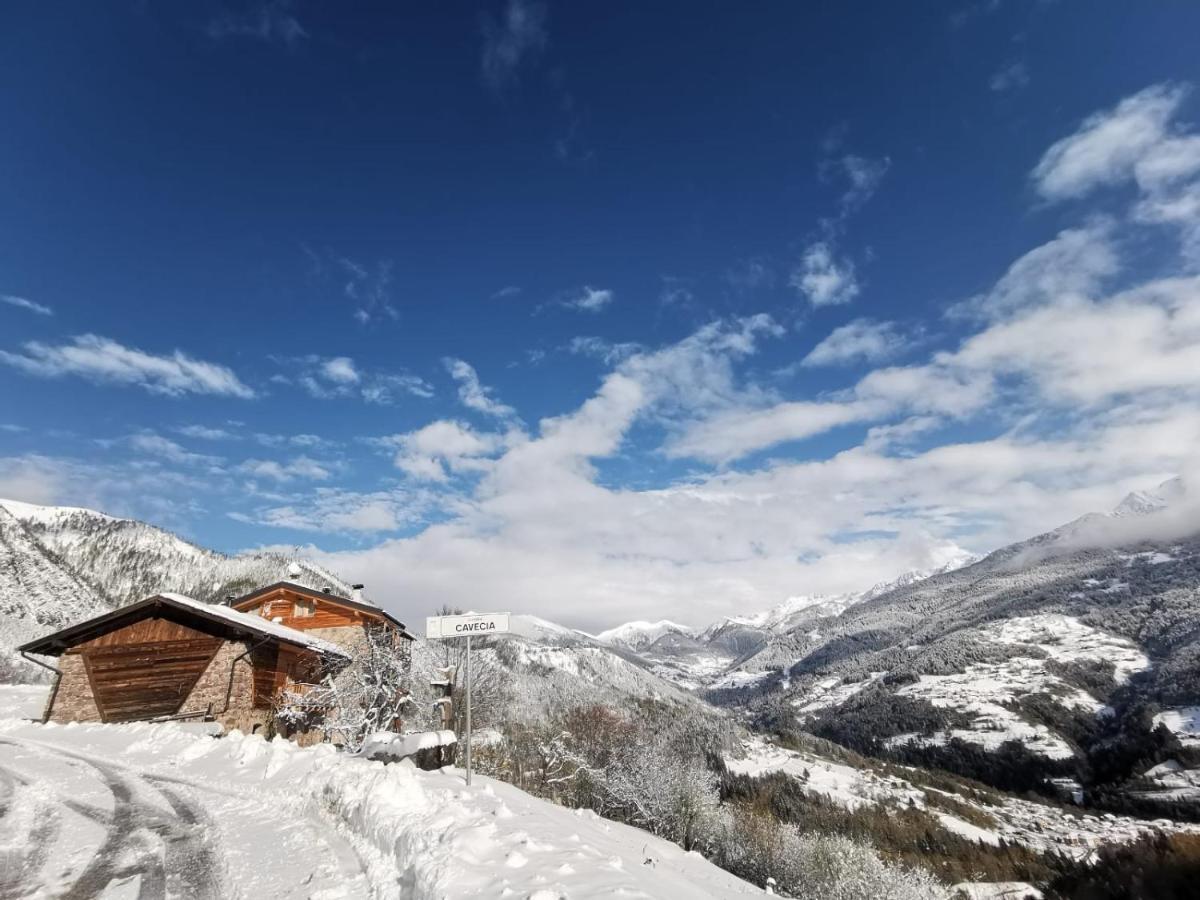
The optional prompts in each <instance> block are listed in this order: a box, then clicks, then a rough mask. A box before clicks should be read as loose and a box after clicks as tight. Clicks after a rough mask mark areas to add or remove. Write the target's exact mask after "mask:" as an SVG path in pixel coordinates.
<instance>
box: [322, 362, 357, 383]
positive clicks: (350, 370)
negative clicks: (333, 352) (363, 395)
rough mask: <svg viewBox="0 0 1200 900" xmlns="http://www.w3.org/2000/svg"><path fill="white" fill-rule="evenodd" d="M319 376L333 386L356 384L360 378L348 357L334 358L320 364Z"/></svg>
mask: <svg viewBox="0 0 1200 900" xmlns="http://www.w3.org/2000/svg"><path fill="white" fill-rule="evenodd" d="M321 374H322V375H323V376H324V377H325V379H326V380H327V381H332V382H334V383H335V384H358V382H359V381H361V380H362V376H360V375H359V374H358V369H356V368H355V367H354V360H352V359H351V358H350V357H348V356H335V357H333V358H332V359H327V360H325V361H324V362H323V363H321Z"/></svg>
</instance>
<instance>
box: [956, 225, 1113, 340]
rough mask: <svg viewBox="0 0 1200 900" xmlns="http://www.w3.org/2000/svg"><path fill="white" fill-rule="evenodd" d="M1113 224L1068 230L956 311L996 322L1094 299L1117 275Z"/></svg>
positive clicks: (1029, 253) (1037, 248)
mask: <svg viewBox="0 0 1200 900" xmlns="http://www.w3.org/2000/svg"><path fill="white" fill-rule="evenodd" d="M1120 267H1121V263H1120V257H1119V255H1118V253H1117V247H1116V242H1115V239H1114V223H1113V222H1112V221H1111V220H1110V219H1095V220H1093V221H1091V222H1089V223H1088V224H1087V225H1084V226H1082V227H1075V228H1066V229H1063V230H1062V231H1060V232H1059V233H1058V234H1057V235H1056V236H1055V237H1054V238H1053V239H1052V240H1050V241H1048V242H1046V243H1045V244H1042V245H1041V246H1040V247H1035V248H1034V249H1033V250H1030V251H1029V252H1028V253H1026V254H1025V255H1023V256H1022V257H1020V258H1019V259H1018V260H1016V261H1015V262H1014V263H1013V264H1012V265H1011V266H1009V268H1008V271H1007V272H1005V273H1004V275H1003V277H1001V278H1000V280H999V281H997V282H996V284H995V285H994V286H993V287H992V289H991V290H990V291H988V292H987V293H986V294H983V295H981V296H978V297H974V298H972V299H971V300H970V301H968V302H967V303H966V304H963V305H962V306H959V307H957V308H956V311H957V312H959V313H961V312H974V313H981V314H983V315H984V316H986V317H989V318H995V317H999V316H1005V315H1010V314H1012V313H1013V312H1015V311H1018V310H1021V309H1027V308H1029V307H1032V306H1037V305H1040V304H1045V303H1050V302H1060V301H1066V300H1073V299H1080V298H1089V297H1094V296H1095V295H1096V293H1097V292H1098V291H1099V290H1100V288H1101V287H1102V286H1103V285H1104V284H1105V283H1106V282H1108V281H1109V280H1111V279H1112V277H1113V276H1114V275H1116V274H1117V273H1118V272H1119V271H1120Z"/></svg>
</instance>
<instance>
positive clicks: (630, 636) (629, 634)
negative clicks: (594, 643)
mask: <svg viewBox="0 0 1200 900" xmlns="http://www.w3.org/2000/svg"><path fill="white" fill-rule="evenodd" d="M664 634H680V635H686V636H687V637H694V636H695V632H694V631H693V629H691V628H689V627H688V626H686V625H680V624H678V623H677V622H671V621H669V620H668V619H661V620H660V621H658V622H641V621H638V622H626V623H625V624H624V625H618V626H617V627H616V628H610V629H608V630H607V631H601V632H600V633H599V634H597V635H596V640H598V641H602V642H603V643H605V644H609V645H611V646H614V647H624V648H625V649H626V650H633V651H634V652H635V653H636V652H637V651H639V650H643V649H645V648H646V647H649V646H650V645H651V644H653V643H654V642H655V641H657V640H658V639H659V638H661V637H662V636H663V635H664Z"/></svg>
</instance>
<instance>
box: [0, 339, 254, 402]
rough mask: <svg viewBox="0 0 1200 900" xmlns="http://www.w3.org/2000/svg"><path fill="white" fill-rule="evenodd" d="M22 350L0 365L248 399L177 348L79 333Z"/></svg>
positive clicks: (231, 380)
mask: <svg viewBox="0 0 1200 900" xmlns="http://www.w3.org/2000/svg"><path fill="white" fill-rule="evenodd" d="M23 349H24V352H23V353H10V352H8V351H3V350H0V362H3V363H5V364H7V365H10V366H12V367H14V368H16V369H19V370H20V371H22V372H25V373H26V374H29V375H36V376H38V377H41V378H61V377H63V376H65V375H75V376H78V377H80V378H84V379H86V380H88V381H92V382H97V383H102V384H123V385H136V386H138V387H141V388H143V389H145V390H147V391H149V392H150V393H152V394H163V395H165V396H168V397H181V396H183V395H185V394H216V395H223V396H229V397H241V398H245V399H249V398H251V397H253V396H254V391H253V390H251V389H250V388H249V387H247V386H246V385H245V384H244V383H243V382H242V381H241V379H239V378H238V377H237V375H235V374H234V373H233V371H232V370H231V369H229V368H227V367H225V366H222V365H218V364H216V363H210V362H204V361H203V360H198V359H193V358H192V357H190V356H188V355H187V354H185V353H183V352H182V351H180V350H176V351H175V352H174V353H172V354H171V355H169V356H158V355H155V354H152V353H146V352H144V351H142V350H138V349H136V348H133V347H126V346H124V345H122V344H119V343H117V342H116V341H114V340H112V339H111V338H106V337H100V336H99V335H95V334H83V335H79V336H78V337H74V338H72V339H71V342H70V343H67V344H59V345H57V346H55V345H51V344H44V343H42V342H40V341H29V342H28V343H26V344H25V345H24V348H23Z"/></svg>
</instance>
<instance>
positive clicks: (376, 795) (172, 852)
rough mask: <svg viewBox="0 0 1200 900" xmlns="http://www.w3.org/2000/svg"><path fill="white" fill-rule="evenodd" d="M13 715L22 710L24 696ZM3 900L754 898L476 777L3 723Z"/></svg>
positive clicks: (600, 823)
mask: <svg viewBox="0 0 1200 900" xmlns="http://www.w3.org/2000/svg"><path fill="white" fill-rule="evenodd" d="M6 694H7V697H6V700H7V701H9V702H10V705H11V701H12V700H13V696H12V692H6ZM0 751H2V752H0V760H2V761H0V800H3V802H0V810H2V812H0V860H3V862H4V865H0V896H4V897H43V896H45V897H52V896H58V895H60V894H64V893H66V892H67V891H68V890H70V889H71V886H72V885H75V890H76V892H77V895H78V896H103V897H105V898H109V900H112V898H121V897H130V898H133V897H181V898H182V897H187V898H192V897H212V898H225V897H251V898H254V900H266V898H275V897H311V898H319V900H334V898H352V897H399V896H403V897H412V898H435V897H436V898H442V897H465V896H494V897H502V896H512V897H525V898H534V900H554V898H565V897H600V896H606V897H607V896H625V897H644V898H650V897H673V898H674V897H678V898H688V897H695V898H700V897H736V896H745V895H759V894H761V893H762V891H761V889H759V888H756V887H754V886H753V885H750V884H747V883H746V882H744V881H741V880H739V879H737V878H735V877H733V876H732V875H729V874H728V873H726V872H724V871H722V870H721V869H718V868H717V867H716V866H713V865H712V864H710V863H709V862H707V861H706V860H705V859H703V857H701V856H699V855H697V854H695V853H685V852H684V851H683V850H681V849H680V848H679V847H677V846H676V845H674V844H671V843H668V842H666V841H663V840H661V839H658V838H655V837H653V836H652V835H650V834H648V833H646V832H643V831H640V830H638V829H635V828H631V827H629V826H626V825H622V824H619V823H615V822H609V821H607V820H605V819H602V818H600V817H598V816H596V815H595V814H594V813H592V812H590V811H576V810H570V809H565V808H563V807H559V806H555V805H554V804H551V803H547V802H545V801H542V800H538V799H536V798H533V797H531V796H529V795H528V794H525V793H523V792H522V791H519V790H517V789H516V788H514V787H512V786H510V785H507V784H504V783H502V782H498V781H494V780H492V779H490V778H485V777H477V778H476V780H475V783H474V784H473V785H472V786H471V787H470V788H468V787H467V786H466V785H465V784H464V781H463V777H462V772H461V770H458V769H452V768H448V769H443V770H440V771H437V772H422V771H419V770H417V769H415V768H413V767H412V766H411V765H409V764H407V763H399V764H395V765H390V766H385V765H383V764H381V763H376V762H368V761H366V760H359V759H350V758H347V757H345V756H344V755H343V754H340V753H338V752H337V751H335V750H334V749H333V748H332V747H329V746H328V745H321V746H317V747H311V748H306V749H301V748H298V747H297V746H296V745H295V744H292V743H290V742H288V741H284V740H276V741H272V742H267V741H264V740H263V739H262V738H259V737H253V736H244V735H241V734H239V733H237V732H234V733H233V734H231V735H229V736H226V737H224V738H220V739H217V738H213V737H211V736H208V735H205V734H201V733H197V731H196V730H195V729H192V730H189V729H188V728H187V727H185V726H180V725H178V724H166V725H149V724H133V725H79V724H73V725H66V726H57V725H38V724H33V723H29V722H24V721H21V720H19V719H14V718H10V719H7V720H4V721H0Z"/></svg>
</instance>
